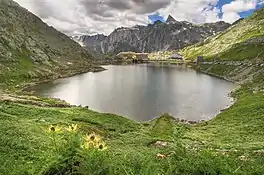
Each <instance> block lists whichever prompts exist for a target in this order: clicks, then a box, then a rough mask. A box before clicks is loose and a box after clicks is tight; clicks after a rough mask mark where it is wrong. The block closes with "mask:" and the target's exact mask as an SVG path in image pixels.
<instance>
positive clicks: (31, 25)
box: [0, 0, 96, 87]
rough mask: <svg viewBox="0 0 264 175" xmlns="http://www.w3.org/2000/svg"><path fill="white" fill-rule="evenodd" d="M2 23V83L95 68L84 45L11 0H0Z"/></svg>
mask: <svg viewBox="0 0 264 175" xmlns="http://www.w3.org/2000/svg"><path fill="white" fill-rule="evenodd" d="M0 24H1V25H0V34H1V35H0V86H7V85H14V86H16V85H19V84H23V83H27V82H29V81H32V79H35V81H40V80H46V79H51V77H54V78H58V77H60V76H67V75H71V74H73V72H75V73H77V72H85V71H87V70H93V69H94V67H96V66H94V65H93V58H92V57H91V56H90V55H89V54H88V53H87V52H86V51H85V50H84V49H83V48H82V47H81V46H79V45H78V44H77V43H75V42H74V41H72V40H71V39H70V38H69V37H68V36H66V35H64V34H62V33H60V32H58V31H57V30H55V29H54V28H53V27H50V26H48V25H47V24H45V23H43V22H42V21H41V19H39V18H38V17H36V16H35V15H33V14H32V13H30V12H29V11H27V10H26V9H24V8H22V7H20V6H19V5H18V4H17V3H15V2H14V1H12V0H0ZM9 87H10V86H9Z"/></svg>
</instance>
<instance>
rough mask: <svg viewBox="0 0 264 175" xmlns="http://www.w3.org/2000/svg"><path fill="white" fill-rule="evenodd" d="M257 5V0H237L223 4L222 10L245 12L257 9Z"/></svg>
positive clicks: (224, 11)
mask: <svg viewBox="0 0 264 175" xmlns="http://www.w3.org/2000/svg"><path fill="white" fill-rule="evenodd" d="M256 6H257V1H256V0H236V1H232V2H231V3H229V4H225V5H223V7H222V12H223V13H230V12H236V13H238V12H244V11H248V10H252V9H255V8H256Z"/></svg>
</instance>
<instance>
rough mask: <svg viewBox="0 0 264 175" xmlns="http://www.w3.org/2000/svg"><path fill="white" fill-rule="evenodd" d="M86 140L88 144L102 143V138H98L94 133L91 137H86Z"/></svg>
mask: <svg viewBox="0 0 264 175" xmlns="http://www.w3.org/2000/svg"><path fill="white" fill-rule="evenodd" d="M84 140H85V141H87V142H94V143H98V142H100V140H101V138H100V136H97V135H96V134H95V133H92V134H90V135H86V136H85V137H84Z"/></svg>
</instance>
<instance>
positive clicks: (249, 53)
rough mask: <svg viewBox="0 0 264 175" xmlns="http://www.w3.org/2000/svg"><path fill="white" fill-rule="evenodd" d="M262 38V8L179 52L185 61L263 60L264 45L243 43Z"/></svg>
mask: <svg viewBox="0 0 264 175" xmlns="http://www.w3.org/2000/svg"><path fill="white" fill-rule="evenodd" d="M263 36H264V8H262V9H260V10H258V11H257V12H255V13H254V14H253V15H251V16H250V17H249V18H246V19H244V20H242V21H240V22H239V23H237V24H235V25H234V26H231V27H230V28H229V29H227V30H226V31H224V32H222V33H220V34H219V35H217V36H214V37H210V38H208V39H206V40H205V41H204V42H201V43H199V44H195V45H193V46H189V47H186V48H184V49H182V50H180V52H179V53H181V54H183V55H184V57H185V58H187V59H192V60H193V59H195V58H196V57H197V56H200V55H203V56H205V58H207V59H209V60H210V59H212V58H213V57H214V56H215V57H216V58H217V59H219V60H245V59H252V58H260V59H262V60H263V56H264V52H263V50H264V45H263V44H258V45H256V44H248V45H246V46H245V45H244V44H243V42H244V41H246V40H248V39H252V38H257V37H262V38H263Z"/></svg>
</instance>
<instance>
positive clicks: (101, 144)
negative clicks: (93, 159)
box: [97, 142, 107, 151]
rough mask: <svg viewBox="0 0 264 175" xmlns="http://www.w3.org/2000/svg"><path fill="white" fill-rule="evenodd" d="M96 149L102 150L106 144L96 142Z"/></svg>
mask: <svg viewBox="0 0 264 175" xmlns="http://www.w3.org/2000/svg"><path fill="white" fill-rule="evenodd" d="M97 149H98V150H99V151H104V150H106V149H107V147H106V145H105V143H104V142H101V143H99V144H97Z"/></svg>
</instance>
